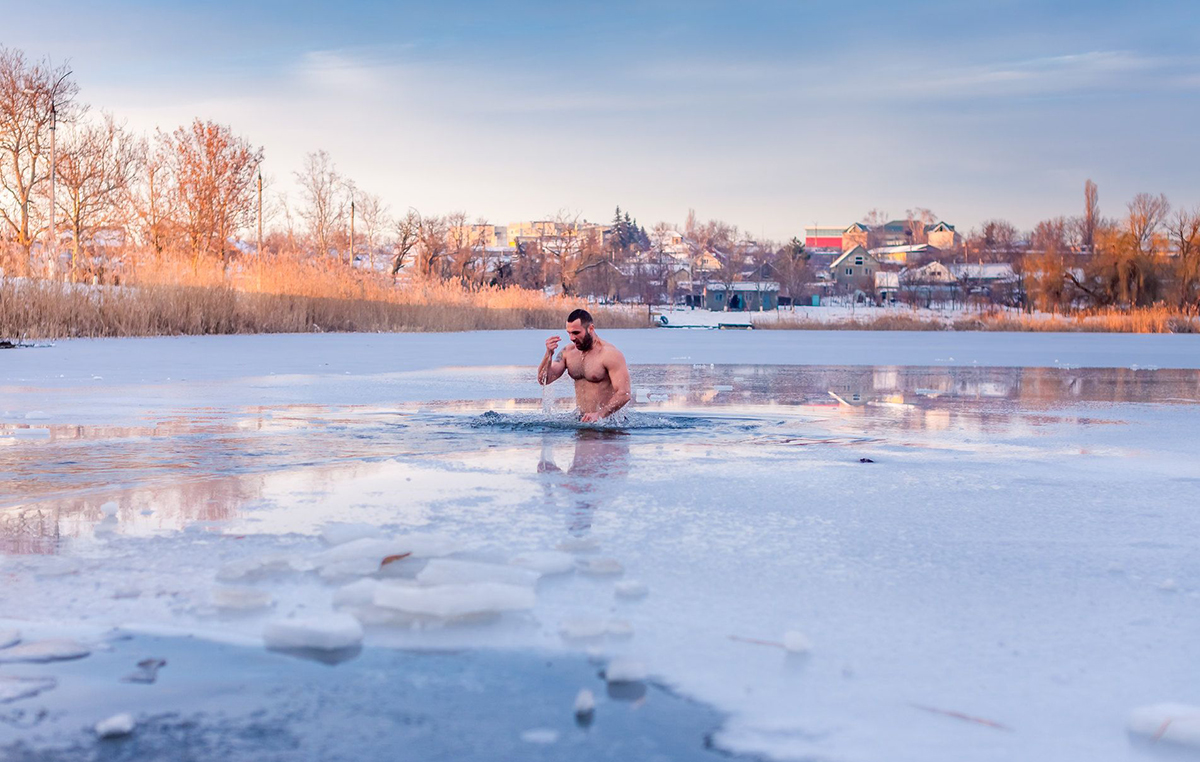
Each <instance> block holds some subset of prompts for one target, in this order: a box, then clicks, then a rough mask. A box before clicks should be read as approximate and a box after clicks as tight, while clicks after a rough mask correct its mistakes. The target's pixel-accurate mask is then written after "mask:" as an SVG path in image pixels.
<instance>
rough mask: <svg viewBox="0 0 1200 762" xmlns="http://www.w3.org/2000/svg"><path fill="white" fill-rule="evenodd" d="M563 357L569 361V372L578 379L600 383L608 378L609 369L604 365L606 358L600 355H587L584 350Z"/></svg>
mask: <svg viewBox="0 0 1200 762" xmlns="http://www.w3.org/2000/svg"><path fill="white" fill-rule="evenodd" d="M563 359H564V360H566V363H567V373H568V374H570V376H571V378H573V379H575V380H576V381H580V380H585V381H591V382H593V383H600V382H601V381H604V380H605V379H606V378H608V370H607V369H605V367H604V360H602V359H601V358H600V357H599V356H594V355H586V354H584V353H582V352H572V353H571V354H569V355H567V356H566V357H565V358H563Z"/></svg>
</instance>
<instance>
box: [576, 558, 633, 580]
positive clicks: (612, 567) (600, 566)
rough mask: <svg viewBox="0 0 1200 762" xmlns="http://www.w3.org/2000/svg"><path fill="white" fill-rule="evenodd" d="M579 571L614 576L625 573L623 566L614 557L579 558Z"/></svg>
mask: <svg viewBox="0 0 1200 762" xmlns="http://www.w3.org/2000/svg"><path fill="white" fill-rule="evenodd" d="M578 564H579V571H580V572H582V573H583V574H591V575H592V576H596V577H615V576H617V575H619V574H624V573H625V567H624V566H621V562H620V561H618V560H617V559H615V558H581V559H579V561H578Z"/></svg>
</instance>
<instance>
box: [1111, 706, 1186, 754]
mask: <svg viewBox="0 0 1200 762" xmlns="http://www.w3.org/2000/svg"><path fill="white" fill-rule="evenodd" d="M1128 728H1129V732H1130V733H1131V734H1132V735H1135V736H1140V737H1141V738H1143V739H1145V740H1148V741H1152V742H1156V743H1158V742H1166V743H1171V744H1177V745H1179V746H1186V747H1188V748H1190V749H1197V750H1200V706H1190V705H1188V704H1175V703H1162V704H1153V705H1151V706H1143V707H1139V708H1137V709H1134V710H1133V711H1132V712H1131V713H1130V714H1129V722H1128Z"/></svg>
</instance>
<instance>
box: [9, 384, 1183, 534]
mask: <svg viewBox="0 0 1200 762" xmlns="http://www.w3.org/2000/svg"><path fill="white" fill-rule="evenodd" d="M430 375H437V377H438V385H437V386H436V388H437V390H438V392H437V393H438V394H444V393H446V392H448V391H449V392H451V393H452V392H454V391H455V390H458V391H463V392H464V394H462V395H460V397H461V398H462V401H457V402H455V401H446V400H445V399H440V400H439V399H431V400H429V401H427V402H420V403H411V402H407V403H403V404H393V405H387V404H381V403H372V404H345V405H335V404H328V403H329V402H330V400H322V401H321V403H322V404H318V403H315V402H312V401H308V402H300V403H289V404H279V405H263V406H256V407H252V408H238V407H235V406H230V407H228V408H221V407H218V406H213V405H211V404H208V405H206V406H204V407H196V408H188V407H182V406H180V404H179V399H180V397H179V395H178V394H172V395H170V396H169V397H164V398H162V399H159V400H152V401H151V403H150V404H151V408H152V409H151V411H150V414H149V415H147V416H145V417H144V418H142V419H140V420H127V421H119V422H114V423H110V424H98V425H93V426H84V425H69V424H64V423H61V422H60V421H61V419H62V417H63V416H58V417H57V418H58V420H55V421H54V422H41V421H18V422H7V423H2V424H0V472H3V473H5V474H6V475H7V476H6V479H5V482H4V483H3V486H0V549H2V550H6V551H8V552H16V553H50V552H54V551H55V549H56V547H57V546H58V540H59V538H61V537H83V538H85V537H87V536H90V534H91V533H92V532H93V531H94V527H95V525H96V523H97V522H99V521H100V520H101V519H102V513H101V510H100V505H101V504H102V503H104V502H105V501H108V500H116V501H117V502H118V503H119V506H120V508H119V511H120V514H119V516H120V524H119V531H120V532H121V533H123V534H126V535H148V534H155V533H160V532H166V531H175V530H178V529H180V528H181V527H184V526H187V525H190V524H197V523H199V525H200V526H208V527H209V528H211V529H213V530H216V529H220V530H221V531H224V532H234V533H246V534H250V533H273V534H282V533H288V532H302V533H308V532H312V531H314V529H315V528H316V527H318V526H320V525H321V524H322V523H324V522H325V521H328V520H329V519H330V518H337V519H339V520H345V521H365V522H370V523H390V524H396V525H407V526H421V525H424V524H426V523H427V522H429V521H430V520H431V518H432V517H433V516H439V517H443V518H444V517H446V516H448V515H458V516H460V517H461V518H463V519H466V520H469V521H471V522H474V523H475V524H480V525H487V524H488V523H489V522H506V525H508V526H511V524H512V523H513V522H521V521H525V520H531V521H532V520H534V518H536V517H538V516H541V517H542V518H545V516H546V514H552V515H553V516H554V517H555V518H554V519H553V521H556V522H560V523H561V526H562V527H563V528H565V529H567V530H568V531H569V532H571V533H572V534H576V535H580V534H585V533H586V532H587V531H588V530H589V528H590V527H591V525H592V523H593V522H594V520H595V516H594V514H595V512H596V510H597V507H599V506H603V507H614V506H616V507H619V506H620V505H621V504H622V502H623V501H626V500H627V499H628V498H630V497H632V495H630V494H627V493H628V492H629V490H630V486H629V485H630V484H631V482H632V481H633V480H631V479H630V476H631V474H633V475H636V476H637V477H638V478H639V479H643V480H644V479H653V478H654V474H655V471H656V470H663V469H670V470H671V471H672V472H673V473H674V474H675V475H678V474H680V473H683V474H687V473H695V475H696V477H697V478H698V479H702V478H703V477H704V476H705V474H706V473H707V472H709V471H710V470H711V469H712V468H714V467H716V466H718V465H721V464H729V463H738V464H741V465H742V466H743V467H744V468H745V469H747V470H751V471H752V470H753V469H755V468H758V467H760V466H759V465H758V464H759V463H762V462H766V461H770V460H771V459H778V458H780V457H784V458H786V457H792V455H789V453H791V454H794V453H797V452H798V451H799V450H798V448H808V449H812V450H816V451H819V452H822V453H826V454H824V455H821V456H819V457H828V458H835V459H838V460H853V461H856V460H857V458H858V456H859V453H860V451H861V452H868V451H874V450H877V449H879V448H897V447H900V448H912V447H916V448H937V449H943V450H950V451H956V450H957V451H961V452H963V453H969V454H973V455H974V456H977V457H980V456H983V455H986V457H990V458H1005V457H1030V456H1033V455H1035V454H1036V453H1037V452H1038V451H1039V450H1044V451H1046V452H1049V453H1063V452H1072V451H1078V452H1085V451H1086V452H1093V453H1096V452H1104V453H1110V454H1125V455H1136V454H1137V453H1145V452H1148V451H1156V452H1158V454H1159V455H1160V456H1161V455H1164V454H1163V453H1162V452H1161V451H1160V449H1161V447H1164V446H1170V445H1169V444H1162V443H1160V442H1159V441H1157V440H1155V439H1154V438H1153V437H1149V436H1145V435H1138V434H1137V432H1136V431H1131V430H1130V424H1136V423H1138V422H1139V421H1141V420H1142V419H1141V416H1142V414H1143V410H1144V407H1145V406H1147V405H1150V406H1159V405H1163V404H1178V403H1194V402H1196V401H1197V400H1198V399H1200V373H1198V372H1196V371H1174V370H1158V371H1134V370H1130V369H1104V370H1101V369H1088V370H1065V369H1020V368H1000V369H995V368H986V369H985V368H978V369H976V368H908V367H905V368H871V367H789V366H716V367H714V366H692V365H663V366H640V367H636V368H635V369H634V382H635V394H636V400H637V401H636V403H635V405H634V407H635V409H636V411H637V412H635V414H634V417H633V418H632V419H631V425H630V427H629V429H628V430H627V431H624V432H612V431H590V430H574V429H572V428H569V427H561V426H544V425H541V424H540V423H539V421H544V420H545V419H544V418H539V417H538V414H539V412H540V409H541V405H542V400H541V399H540V398H536V397H533V396H532V395H531V392H535V391H536V387H534V386H533V385H532V384H530V383H529V379H528V369H519V368H492V369H487V368H485V369H470V370H468V369H461V370H459V369H443V370H441V371H437V372H435V373H434V374H431V373H412V374H392V375H390V376H389V381H388V383H394V384H400V385H403V386H404V387H405V389H406V392H405V396H408V397H410V398H411V396H412V392H413V388H412V387H413V386H414V385H416V386H418V387H419V385H420V384H422V383H423V382H424V380H427V379H426V378H425V377H426V376H430ZM554 391H555V393H556V394H557V397H556V399H555V400H554V406H555V410H556V411H558V413H559V414H560V415H561V414H563V413H564V412H565V411H567V410H569V409H570V407H571V405H570V400H569V398H568V397H565V396H564V395H569V394H570V387H569V386H568V385H567V384H565V383H560V384H558V385H556V387H554ZM488 392H493V393H496V394H498V395H503V394H511V395H512V396H509V397H503V396H497V397H494V398H489V397H488V396H487V395H488ZM114 393H115V392H114ZM314 393H315V394H320V391H319V390H318V391H317V392H314ZM229 396H230V398H237V397H238V395H237V394H236V391H235V392H233V393H231V394H230V395H229ZM329 396H333V395H332V394H330V395H329ZM102 401H103V400H98V401H97V402H98V404H100V403H102ZM485 410H495V411H500V412H501V413H503V414H505V415H506V416H508V417H507V419H506V420H507V421H508V422H509V423H511V422H512V421H521V422H523V424H529V425H521V426H512V425H500V426H491V425H484V426H480V425H478V420H477V416H478V415H479V414H480V413H482V412H483V411H485ZM64 415H65V416H66V417H69V416H70V411H67V413H65V414H64ZM651 420H658V421H660V422H661V421H662V420H668V421H673V422H675V423H676V424H678V425H679V426H680V428H663V427H661V426H657V427H655V426H640V425H639V423H640V424H645V423H647V422H649V421H651ZM472 423H475V424H476V425H474V426H473V425H472ZM1078 424H1088V425H1086V426H1082V427H1081V426H1079V425H1078ZM1100 424H1109V425H1108V426H1103V427H1102V426H1100ZM1112 425H1116V426H1118V427H1120V428H1122V429H1123V431H1124V432H1125V433H1124V434H1123V435H1122V436H1117V437H1114V436H1111V435H1108V436H1104V435H1093V434H1090V433H1088V432H1089V431H1091V430H1093V429H1098V428H1112ZM1162 442H1170V438H1168V437H1164V438H1162ZM1176 455H1178V453H1166V454H1165V457H1168V458H1173V457H1175V456H1176ZM761 467H762V468H763V469H764V478H778V477H776V476H773V475H772V474H771V471H770V468H772V466H766V465H764V466H761ZM515 506H524V507H523V508H522V509H521V510H515V509H514V507H515ZM539 511H540V512H541V513H539ZM526 514H527V515H526ZM530 517H534V518H530Z"/></svg>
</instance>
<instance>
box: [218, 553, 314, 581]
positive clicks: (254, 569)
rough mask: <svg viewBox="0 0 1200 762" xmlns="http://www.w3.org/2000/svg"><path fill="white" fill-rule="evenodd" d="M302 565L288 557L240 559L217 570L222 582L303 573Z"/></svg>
mask: <svg viewBox="0 0 1200 762" xmlns="http://www.w3.org/2000/svg"><path fill="white" fill-rule="evenodd" d="M301 570H302V564H300V563H298V562H293V560H292V559H291V558H288V557H287V556H280V555H274V556H263V557H262V558H239V559H238V560H236V561H230V562H229V563H227V564H225V565H224V566H222V567H221V568H220V569H218V570H217V579H218V580H220V581H222V582H232V581H234V580H254V579H262V578H264V577H269V576H272V575H275V574H287V573H289V572H293V571H301Z"/></svg>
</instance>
